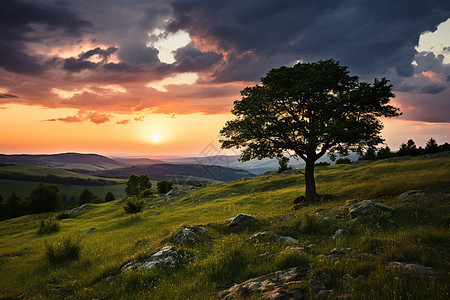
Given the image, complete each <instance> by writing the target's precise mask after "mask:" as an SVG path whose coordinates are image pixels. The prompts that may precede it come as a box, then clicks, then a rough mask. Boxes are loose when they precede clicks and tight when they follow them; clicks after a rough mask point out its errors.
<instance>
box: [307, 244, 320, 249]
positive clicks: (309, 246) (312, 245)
mask: <svg viewBox="0 0 450 300" xmlns="http://www.w3.org/2000/svg"><path fill="white" fill-rule="evenodd" d="M315 247H317V245H316V244H309V245H308V246H306V249H308V250H310V249H312V248H315Z"/></svg>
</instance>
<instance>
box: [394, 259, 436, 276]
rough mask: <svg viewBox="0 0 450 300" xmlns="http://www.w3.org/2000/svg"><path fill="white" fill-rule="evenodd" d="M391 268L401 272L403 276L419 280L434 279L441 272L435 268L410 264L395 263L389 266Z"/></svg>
mask: <svg viewBox="0 0 450 300" xmlns="http://www.w3.org/2000/svg"><path fill="white" fill-rule="evenodd" d="M389 267H391V268H392V269H396V270H399V271H400V272H401V273H403V274H407V275H410V276H412V277H418V278H421V277H434V276H437V275H438V274H439V270H437V269H435V268H432V267H427V266H424V265H419V264H415V263H408V262H398V261H393V262H391V263H390V264H389Z"/></svg>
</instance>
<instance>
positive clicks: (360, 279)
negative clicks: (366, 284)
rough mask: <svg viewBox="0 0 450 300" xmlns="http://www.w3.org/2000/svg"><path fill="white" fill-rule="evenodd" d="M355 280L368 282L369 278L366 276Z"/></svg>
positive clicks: (360, 276)
mask: <svg viewBox="0 0 450 300" xmlns="http://www.w3.org/2000/svg"><path fill="white" fill-rule="evenodd" d="M357 279H358V280H359V281H367V280H369V276H367V275H359V276H358V278H357Z"/></svg>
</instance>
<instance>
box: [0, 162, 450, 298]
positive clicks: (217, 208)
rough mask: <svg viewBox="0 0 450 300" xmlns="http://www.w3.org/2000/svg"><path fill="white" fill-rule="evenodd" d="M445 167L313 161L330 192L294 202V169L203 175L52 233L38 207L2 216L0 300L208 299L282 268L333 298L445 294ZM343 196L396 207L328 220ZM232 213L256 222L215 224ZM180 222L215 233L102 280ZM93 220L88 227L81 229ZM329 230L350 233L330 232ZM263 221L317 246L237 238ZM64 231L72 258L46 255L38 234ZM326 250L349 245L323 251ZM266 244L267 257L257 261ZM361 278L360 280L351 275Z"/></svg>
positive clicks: (263, 226)
mask: <svg viewBox="0 0 450 300" xmlns="http://www.w3.org/2000/svg"><path fill="white" fill-rule="evenodd" d="M449 167H450V159H449V158H439V159H411V160H409V161H403V162H397V163H392V162H386V161H379V162H374V163H370V164H363V165H356V166H354V165H334V166H328V167H320V168H318V170H319V173H317V174H316V181H317V188H318V192H319V193H321V194H325V193H326V194H331V195H333V196H334V198H333V199H334V200H331V201H329V202H324V203H314V204H311V205H309V206H307V207H305V208H302V209H301V210H299V211H293V210H292V208H293V206H294V205H293V200H294V199H295V198H296V197H297V196H299V194H302V193H303V191H304V183H303V178H302V177H300V175H275V176H272V177H270V178H268V177H267V176H265V175H262V176H258V177H256V178H253V179H247V180H241V181H235V182H231V183H214V184H211V185H209V186H208V187H205V188H202V189H198V190H194V191H193V192H191V193H190V194H188V195H186V196H184V197H183V198H180V199H177V200H175V202H173V203H175V205H171V204H172V202H171V201H169V202H167V201H163V200H160V201H159V202H157V203H156V204H155V205H154V206H152V208H146V209H144V211H143V212H142V213H140V214H139V215H137V216H129V215H126V214H125V213H124V212H123V210H122V207H123V205H124V200H115V201H112V202H109V203H101V204H93V205H92V208H91V209H89V210H87V211H85V212H81V213H79V214H77V215H75V216H73V217H70V218H68V219H62V220H59V223H60V231H59V232H56V233H52V234H51V235H36V223H37V222H39V220H40V219H41V218H42V216H40V215H28V216H22V217H19V218H16V219H11V220H6V221H3V222H1V223H0V254H7V253H14V252H20V253H22V254H23V255H21V256H19V257H16V258H11V257H0V268H1V270H2V271H1V272H0V291H1V292H0V293H1V294H0V297H5V298H7V297H11V298H14V297H19V296H20V297H23V298H37V299H47V298H52V297H55V298H57V297H58V296H57V295H64V296H67V297H73V298H77V299H92V298H98V299H117V298H124V299H125V298H126V299H145V298H152V299H186V298H190V299H211V298H213V297H214V293H215V291H217V290H218V289H220V288H221V287H224V286H229V285H230V284H232V283H239V282H243V281H245V280H247V279H249V278H252V277H257V276H261V275H265V274H268V273H270V272H273V271H276V270H280V269H284V268H288V267H291V266H309V267H310V271H309V273H308V275H307V279H308V278H312V277H314V276H321V278H322V277H323V280H324V282H325V284H326V286H327V288H330V289H333V290H335V291H336V292H337V293H338V294H340V295H344V294H351V295H352V298H353V299H394V298H395V299H400V298H401V299H408V298H410V299H412V298H416V299H447V298H448V294H447V293H448V292H447V291H448V290H449V280H448V278H449V276H448V274H449V272H450V264H449V262H450V257H449V250H448V249H449V246H450V236H449V233H448V226H449V221H450V204H449V203H450V201H449V197H448V193H450V189H449V188H448V187H449V183H450V180H449V178H450V168H449ZM411 189H423V190H425V191H426V196H424V197H422V198H420V201H416V202H414V201H410V202H407V204H404V203H403V202H404V201H406V200H405V199H401V198H398V197H397V196H398V195H399V194H401V193H403V192H405V191H407V190H411ZM113 193H114V192H113ZM114 194H115V195H116V193H114ZM98 195H100V194H98ZM116 197H117V195H116ZM353 198H370V199H373V198H376V201H377V202H383V203H386V204H389V205H396V206H394V209H393V211H392V212H390V213H385V214H382V215H378V216H377V217H366V218H360V219H357V220H356V221H354V220H351V219H350V218H349V217H348V216H344V218H342V219H339V220H336V221H327V220H324V218H321V217H320V214H321V213H325V212H327V209H329V208H331V207H335V206H339V205H343V203H344V202H345V200H348V199H353ZM154 201H155V200H154ZM156 201H158V199H156ZM155 212H158V213H159V214H155ZM238 213H248V214H252V215H254V216H256V217H257V218H258V219H259V220H261V222H260V224H259V225H258V226H256V227H255V228H253V229H250V230H243V231H230V230H228V229H227V228H226V227H225V226H224V225H223V224H224V221H225V220H226V219H228V218H230V217H234V216H235V215H237V214H238ZM316 213H319V214H316ZM307 215H308V216H307ZM282 216H285V217H282ZM187 224H203V225H205V226H206V227H207V229H208V231H209V234H210V235H212V236H213V237H214V240H213V242H207V243H204V244H200V245H194V246H189V247H187V246H186V247H181V248H182V249H183V250H185V251H186V252H189V253H190V254H191V255H190V256H189V258H187V259H186V261H185V262H184V264H183V265H182V266H179V267H178V268H176V269H170V270H167V269H158V270H139V271H133V272H126V273H123V274H121V275H120V276H118V277H117V279H116V280H114V281H112V282H107V281H105V280H104V279H105V278H106V277H108V276H110V275H115V274H117V273H118V271H119V269H120V266H121V265H122V264H124V263H125V262H127V261H129V260H130V259H132V258H134V257H138V256H140V255H142V254H143V253H145V252H148V251H151V250H154V249H157V248H160V247H162V246H164V245H163V244H161V241H162V240H164V239H165V238H166V237H168V236H169V235H170V233H171V232H174V231H175V230H176V229H178V228H179V227H180V226H181V225H187ZM207 224H209V225H207ZM93 227H94V228H95V230H94V231H92V232H91V233H89V234H88V235H84V233H85V232H86V231H87V230H89V229H90V228H93ZM340 228H345V229H348V230H349V231H350V232H351V233H352V235H351V236H350V237H348V238H342V239H333V238H331V236H332V235H333V233H334V232H335V231H336V230H337V229H340ZM263 230H269V231H271V232H274V233H278V234H282V235H290V236H292V237H294V238H296V239H299V244H300V246H304V247H305V248H306V246H307V245H309V244H316V246H315V247H313V248H311V250H305V251H303V252H293V251H285V250H284V249H285V245H283V244H281V243H269V242H267V243H256V244H255V243H250V242H249V241H248V238H249V237H250V236H251V234H253V233H254V232H257V231H263ZM66 236H81V239H80V243H81V244H82V246H83V247H82V250H81V252H80V257H79V259H78V260H73V261H70V262H65V263H62V264H60V263H58V264H51V263H49V262H48V260H46V259H45V251H46V247H45V245H46V243H47V245H53V244H54V243H61V241H62V240H63V239H64V237H66ZM335 247H340V248H352V249H353V250H354V251H352V252H349V253H346V254H344V255H342V256H340V257H338V258H329V257H327V256H328V255H329V253H330V251H331V249H333V248H335ZM265 252H269V253H271V254H274V255H273V256H272V257H270V258H268V259H267V260H263V261H261V260H258V259H256V256H257V255H259V254H261V253H265ZM393 260H400V261H414V262H417V263H421V264H425V265H427V266H432V267H435V268H437V269H439V270H440V272H441V273H440V275H439V276H438V277H436V278H434V279H415V278H410V277H408V276H406V275H404V274H400V273H398V272H396V271H394V270H388V269H386V266H387V265H388V264H389V262H391V261H393ZM346 274H348V276H344V275H346ZM360 275H364V276H367V280H365V281H362V280H358V279H357V277H358V276H360ZM17 282H22V283H23V284H20V285H18V284H17ZM55 295H56V296H55ZM416 296H417V297H416Z"/></svg>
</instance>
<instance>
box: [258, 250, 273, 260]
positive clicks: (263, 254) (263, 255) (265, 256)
mask: <svg viewBox="0 0 450 300" xmlns="http://www.w3.org/2000/svg"><path fill="white" fill-rule="evenodd" d="M273 256H275V255H274V254H271V253H269V252H264V253H261V254H260V255H258V256H256V258H257V259H261V260H264V259H268V258H271V257H273Z"/></svg>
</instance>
